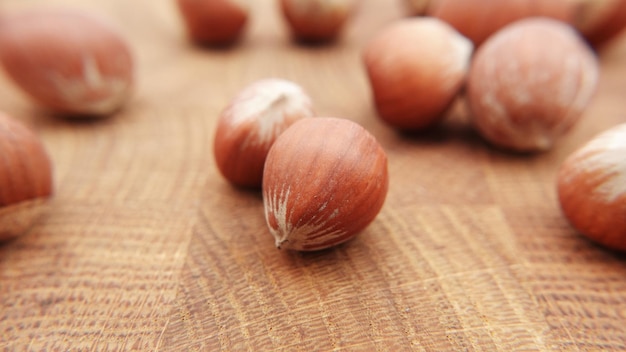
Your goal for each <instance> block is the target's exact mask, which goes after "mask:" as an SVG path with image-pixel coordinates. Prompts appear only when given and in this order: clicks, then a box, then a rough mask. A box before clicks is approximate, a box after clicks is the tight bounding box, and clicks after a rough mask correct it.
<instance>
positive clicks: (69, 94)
mask: <svg viewBox="0 0 626 352" xmlns="http://www.w3.org/2000/svg"><path fill="white" fill-rule="evenodd" d="M0 61H1V62H2V64H3V65H4V68H5V69H6V71H7V73H8V75H9V76H10V77H11V78H12V79H13V80H14V81H15V83H16V84H17V85H18V86H19V87H20V88H21V89H22V90H23V91H24V92H25V93H26V94H28V95H29V96H30V97H32V98H33V99H34V100H35V101H37V102H38V103H39V104H41V105H42V106H44V107H46V108H48V109H51V110H52V111H54V112H56V113H61V114H67V115H75V116H99V115H108V114H111V113H113V112H115V111H116V110H118V109H120V108H121V106H122V105H123V104H124V103H125V102H126V100H127V99H128V98H129V95H130V92H131V89H132V84H133V73H134V72H133V70H134V66H133V61H132V57H131V53H130V49H129V47H128V45H127V43H126V41H125V39H124V38H123V37H122V36H121V35H120V33H119V32H118V31H117V30H116V29H114V28H113V26H112V25H110V24H109V23H108V22H107V21H105V20H104V19H101V18H99V17H95V16H92V15H91V14H89V13H86V12H82V11H77V10H31V11H25V12H23V13H18V14H15V15H11V16H6V17H4V18H3V21H2V22H1V23H0Z"/></svg>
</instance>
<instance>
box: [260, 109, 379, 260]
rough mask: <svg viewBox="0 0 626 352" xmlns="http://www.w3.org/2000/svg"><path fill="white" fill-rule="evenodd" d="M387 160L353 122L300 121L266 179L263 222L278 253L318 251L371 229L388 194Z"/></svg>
mask: <svg viewBox="0 0 626 352" xmlns="http://www.w3.org/2000/svg"><path fill="white" fill-rule="evenodd" d="M388 182H389V181H388V174H387V157H386V155H385V152H384V150H383V149H382V147H381V146H380V144H378V142H377V141H376V139H375V138H374V137H373V136H372V135H371V134H370V133H369V132H367V131H366V130H365V129H364V128H363V127H361V126H360V125H358V124H357V123H355V122H352V121H349V120H345V119H338V118H325V117H324V118H322V117H318V118H314V119H302V120H299V121H297V122H295V123H294V124H293V125H291V127H289V128H288V129H287V130H286V131H285V132H283V134H281V135H280V136H279V137H278V139H277V140H276V142H275V143H274V145H273V146H272V148H271V149H270V152H269V154H268V156H267V161H266V163H265V171H264V173H263V203H264V207H265V219H266V221H267V225H268V226H269V229H270V232H271V233H272V235H273V236H274V238H275V240H276V247H278V248H287V249H293V250H298V251H314V250H320V249H324V248H329V247H332V246H334V245H337V244H340V243H343V242H345V241H347V240H349V239H351V238H353V237H354V236H356V235H357V234H358V233H359V232H360V231H361V230H363V229H364V228H365V227H366V226H367V225H368V224H370V223H371V222H372V221H373V220H374V218H375V217H376V215H377V214H378V212H379V211H380V209H381V207H382V205H383V203H384V200H385V197H386V194H387V188H388Z"/></svg>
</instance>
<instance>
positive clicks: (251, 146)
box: [213, 79, 313, 188]
mask: <svg viewBox="0 0 626 352" xmlns="http://www.w3.org/2000/svg"><path fill="white" fill-rule="evenodd" d="M306 117H313V108H312V103H311V99H310V98H309V96H308V95H307V94H306V93H305V92H304V91H303V90H302V88H301V87H300V86H298V85H297V84H295V83H293V82H290V81H286V80H282V79H264V80H260V81H257V82H255V83H253V84H251V85H249V86H247V87H246V88H245V89H243V90H242V91H241V92H240V93H239V94H237V96H235V98H234V99H233V100H232V101H231V103H230V104H229V105H228V106H227V107H226V108H225V109H224V111H223V112H222V113H221V115H220V117H219V120H218V125H217V130H216V133H215V139H214V148H213V151H214V154H215V160H216V162H217V166H218V169H219V170H220V172H221V173H222V175H224V177H225V178H226V179H228V180H229V181H230V182H232V183H233V184H235V185H238V186H243V187H257V188H260V187H261V180H262V178H263V165H264V163H265V158H266V156H267V152H268V150H269V149H270V147H271V146H272V144H273V143H274V140H275V139H276V137H278V135H280V134H281V133H282V132H283V131H284V130H285V129H287V127H289V126H290V125H291V124H292V123H294V122H295V121H296V120H299V119H302V118H306Z"/></svg>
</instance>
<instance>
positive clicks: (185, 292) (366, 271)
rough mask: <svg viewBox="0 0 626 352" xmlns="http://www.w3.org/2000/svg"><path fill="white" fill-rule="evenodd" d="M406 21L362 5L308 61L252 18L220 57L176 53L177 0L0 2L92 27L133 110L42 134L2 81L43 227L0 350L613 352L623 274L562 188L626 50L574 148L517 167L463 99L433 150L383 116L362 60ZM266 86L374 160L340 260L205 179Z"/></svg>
mask: <svg viewBox="0 0 626 352" xmlns="http://www.w3.org/2000/svg"><path fill="white" fill-rule="evenodd" d="M401 3H402V2H401V1H397V2H392V1H377V0H363V1H362V2H361V6H360V8H359V11H358V12H357V13H356V14H355V17H354V19H353V21H352V22H351V23H350V26H349V27H348V28H346V29H347V31H346V32H345V33H344V34H345V35H344V36H343V37H342V39H341V40H340V41H339V42H337V43H335V44H334V45H330V46H319V47H307V46H300V45H297V44H295V43H293V42H292V41H291V40H290V38H289V36H288V34H287V32H286V30H285V27H284V24H283V22H282V20H281V18H280V14H279V13H278V10H277V7H276V4H275V2H274V1H255V2H253V10H254V11H253V17H252V21H251V23H250V25H249V27H248V28H247V32H246V35H245V38H244V39H243V41H242V42H240V43H238V44H237V45H236V46H234V47H232V48H230V49H225V50H210V49H207V48H200V47H196V46H193V45H192V44H190V43H189V41H188V40H187V39H186V38H185V34H184V32H183V27H182V24H181V22H180V18H179V17H178V14H177V12H176V9H175V6H174V4H173V2H170V1H158V2H156V1H149V0H136V1H131V2H129V1H122V0H107V1H105V0H92V1H89V2H86V1H80V0H54V1H43V0H28V1H23V0H19V1H18V0H7V1H4V2H2V3H0V11H3V12H4V11H6V12H10V11H19V10H22V9H25V8H29V7H35V6H53V5H70V6H76V7H80V8H85V9H88V10H93V11H98V12H100V13H102V14H104V15H106V16H109V17H110V18H112V19H113V20H114V21H115V22H117V24H118V25H119V26H120V27H121V28H122V30H123V31H124V33H125V34H126V35H127V36H128V38H129V40H130V42H131V43H132V45H133V48H134V52H135V55H136V60H137V64H138V75H137V77H138V80H137V87H136V93H135V96H134V97H133V99H132V100H131V102H130V104H129V105H128V106H127V107H126V108H125V109H124V110H123V111H122V112H120V113H119V114H116V115H115V116H111V117H110V118H108V119H103V120H97V121H91V122H78V121H71V120H64V119H60V118H58V117H54V116H50V115H49V114H47V113H46V112H45V111H41V110H39V109H38V108H37V107H35V106H34V105H33V104H32V103H31V102H30V101H29V100H28V99H27V98H26V97H25V96H23V94H22V93H21V92H19V91H18V90H17V89H16V88H15V87H14V86H13V85H12V84H11V82H10V81H8V78H7V77H6V76H5V75H1V76H0V91H1V92H2V94H0V109H2V110H3V111H5V112H6V113H9V114H11V115H13V116H15V117H17V118H19V119H21V120H23V121H25V122H26V123H29V124H32V125H33V126H34V128H35V129H36V131H37V132H38V133H39V134H40V135H41V136H42V138H43V140H44V143H45V145H46V147H47V148H48V150H49V152H50V154H51V157H52V159H53V162H54V165H55V170H54V176H55V196H54V198H53V199H52V201H51V202H50V207H49V211H48V212H47V215H46V217H45V218H44V219H42V221H40V222H39V223H37V224H36V226H35V227H34V228H33V229H32V231H30V232H29V233H28V234H26V235H25V236H23V237H21V238H19V239H17V240H15V241H11V242H8V243H5V244H3V245H2V246H0V349H3V350H9V351H13V350H15V351H43V350H46V351H68V350H86V351H91V350H93V351H102V350H108V351H122V350H137V351H150V350H152V351H188V350H191V351H193V350H197V351H219V350H222V351H239V350H250V351H262V350H268V351H276V350H283V351H328V350H335V351H372V350H378V351H387V350H389V351H410V350H415V351H458V350H471V351H494V350H501V351H517V350H524V351H554V350H562V351H570V350H587V351H600V350H605V351H618V350H626V281H625V280H624V278H625V277H626V258H625V256H624V255H623V254H618V253H613V252H610V251H608V250H606V249H603V248H601V247H598V246H596V245H594V244H593V243H591V242H589V241H587V240H585V239H584V238H583V237H581V236H580V235H579V234H577V233H576V232H575V231H574V230H572V228H571V227H570V226H569V225H568V224H567V222H566V221H565V219H564V218H563V216H562V215H561V213H560V210H559V208H558V203H557V200H556V197H555V189H554V181H555V180H554V177H555V171H556V168H557V167H558V165H559V163H560V162H561V161H562V160H563V159H564V158H565V157H566V156H567V155H569V153H571V152H572V151H573V150H574V149H576V148H577V147H578V146H580V145H581V144H582V143H583V142H584V141H586V140H588V139H589V138H591V136H593V135H595V134H596V133H597V132H599V131H601V130H603V129H605V128H607V127H609V126H612V125H615V124H617V123H620V122H626V100H625V99H624V92H625V91H626V79H625V78H624V77H626V40H624V38H623V37H622V39H621V40H619V41H617V42H615V43H613V44H612V45H611V46H609V47H607V48H605V50H603V51H602V52H601V55H600V61H601V64H602V77H601V82H600V86H599V89H598V94H597V96H596V98H595V99H594V101H593V103H592V105H591V106H590V107H589V109H588V110H587V112H586V113H585V116H584V118H583V120H582V121H581V123H580V124H579V125H578V126H577V127H576V128H575V129H574V130H573V131H572V133H571V134H570V135H568V136H567V137H566V138H564V139H563V140H562V142H561V143H560V144H559V145H558V146H557V147H556V148H555V149H554V150H553V151H551V152H549V153H544V154H539V155H525V156H524V155H513V154H508V153H505V152H502V151H498V150H495V149H493V148H492V147H490V146H489V145H487V144H486V143H484V142H483V141H482V140H481V139H480V138H479V137H478V136H477V135H476V134H475V133H474V132H473V131H472V129H471V128H470V127H469V125H468V122H467V111H466V109H465V107H464V104H463V102H462V100H460V101H459V103H458V104H457V105H456V106H455V108H454V109H453V110H452V111H451V113H450V116H449V117H448V119H447V121H446V122H445V123H444V124H443V125H442V126H441V127H439V128H438V129H436V130H433V131H430V132H429V133H426V134H418V135H410V136H408V135H402V134H398V133H396V132H394V131H393V130H391V129H390V128H388V127H387V126H385V125H384V124H382V123H381V122H380V121H379V120H378V119H377V117H376V114H375V112H374V110H373V108H372V104H371V98H370V91H369V87H368V85H367V80H366V77H365V72H364V69H363V67H362V65H361V61H360V50H361V48H362V47H363V45H364V44H365V42H366V41H367V39H368V38H370V37H371V36H372V35H373V34H374V33H375V32H376V31H377V30H379V29H380V28H381V27H382V26H384V25H385V24H387V23H389V22H391V21H393V20H395V19H398V18H400V17H402V16H404V13H403V9H402V6H401ZM270 76H276V77H281V78H286V79H291V80H293V81H296V82H298V83H299V84H301V85H302V86H303V87H304V88H305V89H306V90H307V91H308V92H309V93H310V95H311V97H312V98H313V100H314V101H315V103H316V107H317V111H318V114H319V115H325V116H338V117H344V118H349V119H352V120H354V121H356V122H358V123H360V124H362V125H363V126H365V127H366V128H367V129H368V130H369V131H371V132H372V133H373V134H374V135H375V136H376V137H377V138H378V139H379V141H380V142H381V144H382V145H383V146H384V148H385V149H386V151H387V153H388V156H389V172H390V189H389V195H388V198H387V201H386V204H385V206H384V208H383V210H382V212H381V213H380V215H379V217H378V218H377V219H376V221H375V222H374V223H373V224H372V225H371V226H370V227H368V228H367V229H366V230H365V231H364V232H363V233H362V234H361V235H360V236H359V237H357V238H356V239H354V240H353V241H350V242H348V243H346V244H344V245H341V246H339V247H337V248H334V249H331V250H326V251H321V252H315V253H293V252H288V251H279V250H277V249H276V248H274V245H273V240H272V237H271V235H270V234H269V233H268V231H267V229H266V225H265V221H264V218H263V205H262V200H261V197H260V194H259V193H255V192H246V191H242V190H238V189H236V188H233V187H231V186H230V185H228V184H227V182H226V181H224V180H223V179H222V178H221V177H220V175H219V173H218V172H217V169H216V168H215V165H214V163H213V155H212V141H213V134H214V128H215V120H216V117H217V116H218V114H219V112H220V111H221V109H222V108H223V107H224V106H225V105H226V104H227V103H228V101H229V100H230V98H231V97H232V96H233V95H234V94H235V93H236V92H237V91H238V90H239V89H241V88H242V87H243V86H245V85H246V84H248V83H250V82H252V81H254V80H256V79H259V78H264V77H270Z"/></svg>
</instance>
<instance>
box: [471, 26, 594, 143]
mask: <svg viewBox="0 0 626 352" xmlns="http://www.w3.org/2000/svg"><path fill="white" fill-rule="evenodd" d="M598 71H599V69H598V63H597V60H596V58H595V56H594V53H593V51H592V50H591V49H590V48H589V47H588V46H587V45H586V44H585V42H584V41H583V40H582V38H580V36H579V35H578V34H577V33H576V32H575V30H574V29H573V28H572V27H571V26H569V25H567V24H565V23H563V22H559V21H556V20H551V19H545V18H533V19H524V20H520V21H518V22H515V23H513V24H511V25H509V26H507V27H505V28H503V29H502V30H500V31H499V32H498V33H496V34H495V35H493V36H492V37H491V38H489V40H487V41H486V42H485V43H484V44H483V45H482V46H481V47H480V48H479V49H478V50H477V52H476V54H475V56H474V60H473V63H472V67H471V69H470V74H469V79H468V86H467V88H468V89H467V98H468V102H469V106H470V110H471V112H472V114H471V115H472V117H471V121H472V123H473V124H474V125H475V127H476V128H477V130H478V132H479V133H480V134H481V135H482V136H483V137H484V138H485V139H486V140H488V141H490V142H491V143H492V144H494V145H496V146H500V147H503V148H506V149H511V150H516V151H522V152H534V151H542V150H548V149H550V148H551V147H552V146H553V144H554V143H555V141H556V140H557V139H558V138H559V137H561V136H562V135H564V134H565V133H566V132H567V131H568V130H569V129H570V128H571V127H572V126H573V125H574V124H575V123H576V122H577V121H578V120H579V118H580V116H581V114H582V112H583V111H584V109H585V108H586V106H587V105H588V103H589V101H590V99H591V98H592V96H593V94H594V92H595V88H596V84H597V80H598V75H599V73H598Z"/></svg>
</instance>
